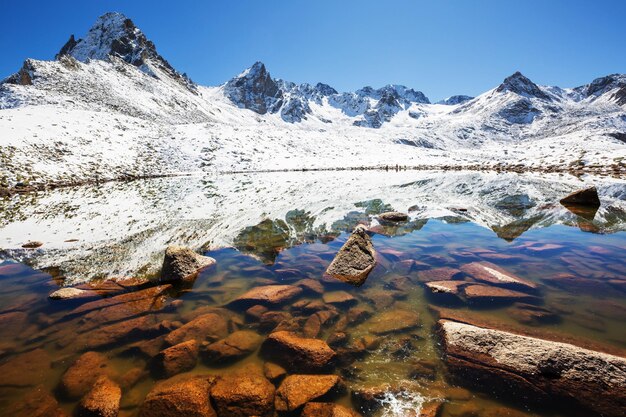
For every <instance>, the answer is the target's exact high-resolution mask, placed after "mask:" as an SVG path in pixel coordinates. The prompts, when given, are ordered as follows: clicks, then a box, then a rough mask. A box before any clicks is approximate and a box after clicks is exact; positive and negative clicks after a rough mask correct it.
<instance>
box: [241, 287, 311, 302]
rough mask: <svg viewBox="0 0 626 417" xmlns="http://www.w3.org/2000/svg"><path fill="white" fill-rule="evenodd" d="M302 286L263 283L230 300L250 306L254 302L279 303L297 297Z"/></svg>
mask: <svg viewBox="0 0 626 417" xmlns="http://www.w3.org/2000/svg"><path fill="white" fill-rule="evenodd" d="M301 293H302V288H300V287H296V286H295V285H263V286H261V287H254V288H252V289H250V290H248V291H247V292H246V293H244V294H242V295H240V296H239V297H237V298H236V299H235V300H233V301H231V303H230V304H233V305H245V306H248V305H250V306H252V305H255V304H266V305H279V304H283V303H286V302H287V301H289V300H291V299H293V298H295V297H297V296H298V295H300V294H301Z"/></svg>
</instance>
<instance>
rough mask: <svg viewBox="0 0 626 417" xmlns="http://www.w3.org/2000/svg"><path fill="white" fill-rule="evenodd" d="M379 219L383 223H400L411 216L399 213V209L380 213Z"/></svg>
mask: <svg viewBox="0 0 626 417" xmlns="http://www.w3.org/2000/svg"><path fill="white" fill-rule="evenodd" d="M378 219H379V220H380V221H381V223H398V222H405V221H407V220H409V216H408V215H407V214H405V213H399V212H397V211H388V212H386V213H381V214H379V215H378Z"/></svg>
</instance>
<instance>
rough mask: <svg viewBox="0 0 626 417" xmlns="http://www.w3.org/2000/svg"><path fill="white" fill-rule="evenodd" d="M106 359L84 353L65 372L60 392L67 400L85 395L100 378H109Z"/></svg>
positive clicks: (95, 354)
mask: <svg viewBox="0 0 626 417" xmlns="http://www.w3.org/2000/svg"><path fill="white" fill-rule="evenodd" d="M110 375H111V372H110V370H109V367H108V364H107V357H106V356H104V355H103V354H102V353H99V352H85V353H83V354H82V355H80V356H79V357H78V359H76V361H75V362H74V363H73V364H72V365H71V366H70V367H69V368H67V370H66V371H65V373H64V374H63V377H62V378H61V385H60V388H61V391H62V392H63V394H64V395H65V396H66V397H67V398H69V399H78V398H80V397H82V396H83V395H85V394H86V393H87V392H88V391H89V390H90V389H91V387H92V386H93V385H94V384H95V383H96V381H97V380H98V378H100V377H102V376H110Z"/></svg>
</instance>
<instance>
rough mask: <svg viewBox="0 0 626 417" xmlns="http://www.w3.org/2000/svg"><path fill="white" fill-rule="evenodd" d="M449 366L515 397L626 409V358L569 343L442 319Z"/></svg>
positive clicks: (612, 412) (605, 411)
mask: <svg viewBox="0 0 626 417" xmlns="http://www.w3.org/2000/svg"><path fill="white" fill-rule="evenodd" d="M438 328H439V332H440V335H441V339H442V347H443V351H444V353H445V360H446V363H447V365H448V369H449V370H450V372H452V373H453V374H454V375H455V376H457V377H458V378H459V379H460V380H461V381H469V382H471V384H472V385H475V384H477V383H478V385H479V386H483V387H489V388H492V389H506V394H507V395H509V396H511V395H512V396H517V397H519V399H520V400H525V399H526V398H528V396H532V397H533V399H534V400H537V401H546V402H547V401H549V402H550V403H554V401H555V400H563V401H565V402H568V403H570V404H571V403H576V404H579V405H580V406H581V407H584V408H586V409H591V410H593V411H594V412H597V413H600V414H602V415H605V416H616V417H617V416H619V415H621V414H622V410H624V409H625V407H626V390H624V387H625V386H626V359H625V358H623V357H619V356H614V355H609V354H606V353H601V352H597V351H592V350H588V349H584V348H581V347H578V346H574V345H570V344H567V343H559V342H552V341H548V340H543V339H537V338H533V337H528V336H520V335H517V334H514V333H509V332H504V331H501V330H494V329H486V328H481V327H477V326H472V325H469V324H464V323H459V322H454V321H447V320H440V321H439V322H438Z"/></svg>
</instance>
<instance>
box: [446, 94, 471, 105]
mask: <svg viewBox="0 0 626 417" xmlns="http://www.w3.org/2000/svg"><path fill="white" fill-rule="evenodd" d="M473 99H474V97H472V96H465V95H462V94H459V95H455V96H450V97H448V98H446V99H444V100H441V101H438V102H437V104H446V105H449V106H453V105H455V104H461V103H465V102H466V101H470V100H473Z"/></svg>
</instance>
